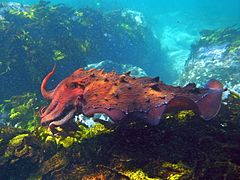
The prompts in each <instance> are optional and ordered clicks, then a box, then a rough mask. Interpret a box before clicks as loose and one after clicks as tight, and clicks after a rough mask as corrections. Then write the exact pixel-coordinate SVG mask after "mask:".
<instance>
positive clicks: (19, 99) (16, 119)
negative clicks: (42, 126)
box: [0, 93, 40, 130]
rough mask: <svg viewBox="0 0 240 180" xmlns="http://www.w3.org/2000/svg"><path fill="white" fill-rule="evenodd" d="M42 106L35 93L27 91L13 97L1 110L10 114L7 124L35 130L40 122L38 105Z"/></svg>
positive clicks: (6, 120) (5, 120)
mask: <svg viewBox="0 0 240 180" xmlns="http://www.w3.org/2000/svg"><path fill="white" fill-rule="evenodd" d="M38 106H40V105H39V103H38V101H37V96H36V94H35V93H26V94H23V95H19V96H13V97H11V98H10V99H9V100H8V101H7V102H5V103H4V104H3V105H2V107H0V109H1V110H0V111H1V112H3V113H5V114H8V117H7V118H6V119H4V123H5V124H7V123H8V124H9V125H10V126H16V127H18V128H22V129H28V130H33V129H34V128H35V126H36V125H37V124H38V121H39V118H38V116H37V109H36V108H37V107H38Z"/></svg>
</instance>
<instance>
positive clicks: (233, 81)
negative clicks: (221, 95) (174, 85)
mask: <svg viewBox="0 0 240 180" xmlns="http://www.w3.org/2000/svg"><path fill="white" fill-rule="evenodd" d="M239 69H240V29H239V28H237V27H229V28H225V29H218V30H204V31H202V32H201V37H200V40H199V41H198V42H196V43H195V44H193V45H192V50H191V54H190V56H189V58H188V61H187V62H186V64H185V70H184V72H183V74H182V77H181V80H180V84H182V85H183V84H186V83H188V82H196V83H197V84H198V85H202V83H203V82H205V81H206V80H207V79H209V78H212V79H218V80H220V81H221V82H222V83H223V84H225V85H226V87H227V88H229V89H230V90H233V91H236V92H238V93H240V90H239V88H238V86H239V85H238V84H239V77H240V71H239Z"/></svg>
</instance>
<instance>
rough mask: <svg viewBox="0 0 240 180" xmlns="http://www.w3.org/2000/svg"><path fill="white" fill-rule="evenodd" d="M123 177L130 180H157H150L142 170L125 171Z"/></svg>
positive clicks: (152, 179)
mask: <svg viewBox="0 0 240 180" xmlns="http://www.w3.org/2000/svg"><path fill="white" fill-rule="evenodd" d="M123 174H124V175H125V176H127V177H129V178H130V179H131V180H158V179H159V178H150V177H148V176H147V175H146V174H145V173H144V172H143V171H142V170H140V169H139V170H136V171H126V172H124V173H123Z"/></svg>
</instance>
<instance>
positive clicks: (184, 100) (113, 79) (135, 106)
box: [40, 66, 224, 132]
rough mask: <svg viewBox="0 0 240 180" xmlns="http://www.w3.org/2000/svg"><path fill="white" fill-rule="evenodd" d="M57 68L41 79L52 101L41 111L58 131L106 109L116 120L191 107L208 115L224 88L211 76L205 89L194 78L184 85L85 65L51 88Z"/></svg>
mask: <svg viewBox="0 0 240 180" xmlns="http://www.w3.org/2000/svg"><path fill="white" fill-rule="evenodd" d="M55 68H56V66H54V68H53V70H52V71H51V72H50V73H48V75H47V76H46V77H45V78H44V79H43V81H42V85H41V92H42V95H43V96H44V98H45V99H48V100H50V101H51V103H50V105H49V106H48V107H44V108H42V109H41V112H40V113H41V115H40V116H41V123H42V124H43V125H48V126H49V127H50V129H51V130H52V131H53V132H54V131H55V127H57V126H61V125H63V124H65V123H67V122H69V120H70V119H72V118H73V117H74V116H75V115H76V114H84V115H85V116H90V117H91V116H93V115H94V114H95V113H104V114H106V115H107V116H109V117H110V119H111V120H112V121H114V122H122V121H124V120H128V119H135V118H136V119H144V120H145V121H146V122H147V123H149V124H152V125H157V124H159V122H160V120H161V119H162V115H163V114H164V113H166V112H172V111H177V110H185V109H187V110H189V109H191V110H193V111H194V112H196V113H198V114H199V115H200V116H201V117H202V118H204V119H206V120H209V119H211V118H213V117H214V116H215V115H216V114H217V113H218V111H219V109H220V105H221V99H222V92H223V91H224V89H223V85H222V84H221V83H220V82H219V81H217V80H211V81H209V82H208V83H207V85H206V87H205V88H202V89H200V88H196V85H195V84H188V85H187V86H185V87H183V88H180V87H174V86H170V85H166V84H164V83H163V82H161V81H159V78H158V77H156V78H148V77H143V78H135V77H131V76H129V74H130V72H127V73H125V74H122V75H118V74H116V73H115V72H110V73H106V72H104V71H103V70H97V69H90V70H84V69H82V68H80V69H78V70H76V71H75V72H74V73H73V74H72V75H70V76H69V77H67V78H66V79H64V80H63V81H61V82H60V83H59V84H58V85H57V87H56V88H55V89H53V90H51V91H47V90H46V85H47V82H48V80H49V79H50V77H51V76H52V75H53V74H54V72H55Z"/></svg>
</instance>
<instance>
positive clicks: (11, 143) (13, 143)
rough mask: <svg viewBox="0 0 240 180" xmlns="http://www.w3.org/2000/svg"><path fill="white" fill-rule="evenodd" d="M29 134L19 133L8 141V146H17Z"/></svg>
mask: <svg viewBox="0 0 240 180" xmlns="http://www.w3.org/2000/svg"><path fill="white" fill-rule="evenodd" d="M27 136H29V134H20V135H18V136H15V137H14V138H12V139H11V140H10V141H9V146H19V145H20V144H21V143H22V142H23V140H24V138H25V137H27Z"/></svg>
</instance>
